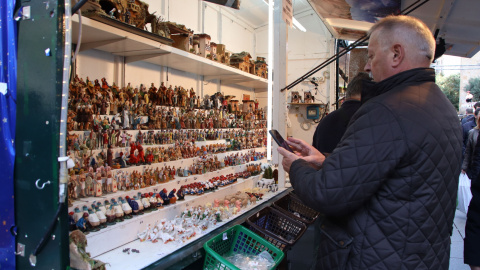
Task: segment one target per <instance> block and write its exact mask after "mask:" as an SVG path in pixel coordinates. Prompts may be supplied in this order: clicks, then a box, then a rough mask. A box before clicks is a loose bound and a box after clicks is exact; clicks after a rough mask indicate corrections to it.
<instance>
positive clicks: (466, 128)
mask: <svg viewBox="0 0 480 270" xmlns="http://www.w3.org/2000/svg"><path fill="white" fill-rule="evenodd" d="M479 113H480V108H477V109H475V113H474V114H473V118H472V119H471V120H469V121H467V122H465V124H462V133H463V147H462V153H463V156H464V157H465V148H466V147H467V141H468V133H469V132H470V130H472V129H473V128H474V127H475V126H477V118H478V117H479V116H480V115H479Z"/></svg>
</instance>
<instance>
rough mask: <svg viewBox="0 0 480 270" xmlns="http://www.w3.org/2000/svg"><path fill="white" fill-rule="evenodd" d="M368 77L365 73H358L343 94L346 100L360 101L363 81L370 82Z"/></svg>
mask: <svg viewBox="0 0 480 270" xmlns="http://www.w3.org/2000/svg"><path fill="white" fill-rule="evenodd" d="M371 80H372V78H370V75H368V73H365V72H359V73H358V74H357V76H355V77H354V78H353V79H352V80H351V81H350V82H349V83H348V87H347V91H346V92H345V98H346V99H357V100H360V99H361V97H362V89H363V84H364V81H371Z"/></svg>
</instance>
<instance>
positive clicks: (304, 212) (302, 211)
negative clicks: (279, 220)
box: [273, 194, 320, 224]
mask: <svg viewBox="0 0 480 270" xmlns="http://www.w3.org/2000/svg"><path fill="white" fill-rule="evenodd" d="M273 206H274V207H275V208H277V209H279V210H280V211H282V213H284V214H286V215H288V216H290V217H293V218H295V219H297V220H300V221H301V222H303V223H305V224H312V223H313V222H314V221H315V220H316V219H317V217H318V215H320V213H319V212H318V211H316V210H314V209H312V208H310V207H308V206H306V205H305V204H303V203H302V201H301V200H300V199H299V198H298V197H296V196H295V195H293V194H288V195H286V196H284V197H283V198H281V199H279V200H278V201H276V202H274V203H273Z"/></svg>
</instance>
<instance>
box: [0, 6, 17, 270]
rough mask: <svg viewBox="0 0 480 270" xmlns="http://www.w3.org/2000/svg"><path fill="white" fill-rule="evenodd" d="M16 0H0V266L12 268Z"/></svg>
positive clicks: (13, 257) (13, 242) (13, 239)
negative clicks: (11, 230) (11, 231)
mask: <svg viewBox="0 0 480 270" xmlns="http://www.w3.org/2000/svg"><path fill="white" fill-rule="evenodd" d="M14 9H15V0H6V1H5V0H1V1H0V164H1V165H0V269H15V238H14V237H13V235H12V234H11V233H10V229H11V228H12V227H13V226H14V224H15V215H14V197H13V166H14V160H15V141H14V140H15V120H16V116H15V114H16V98H17V91H16V89H17V23H16V21H15V20H14V19H13V17H14V14H13V13H14Z"/></svg>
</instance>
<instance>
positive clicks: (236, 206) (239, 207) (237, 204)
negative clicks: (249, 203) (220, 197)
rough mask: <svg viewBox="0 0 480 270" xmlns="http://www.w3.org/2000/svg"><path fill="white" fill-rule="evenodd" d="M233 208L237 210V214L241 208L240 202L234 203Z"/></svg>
mask: <svg viewBox="0 0 480 270" xmlns="http://www.w3.org/2000/svg"><path fill="white" fill-rule="evenodd" d="M235 208H236V209H237V212H240V210H241V208H242V202H241V201H240V200H236V201H235Z"/></svg>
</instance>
